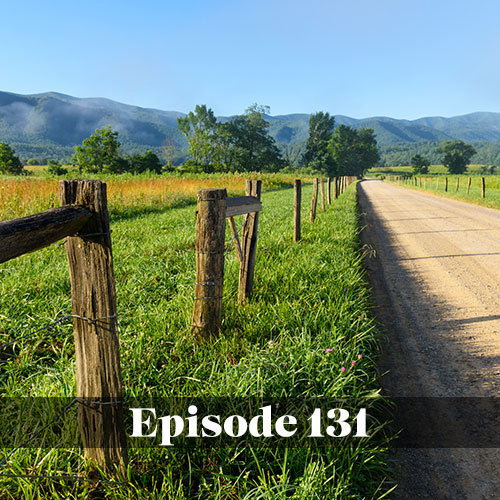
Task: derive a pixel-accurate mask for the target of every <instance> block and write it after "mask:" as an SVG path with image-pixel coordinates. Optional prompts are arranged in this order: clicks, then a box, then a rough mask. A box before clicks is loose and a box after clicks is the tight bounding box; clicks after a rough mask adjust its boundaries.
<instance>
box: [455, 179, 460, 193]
mask: <svg viewBox="0 0 500 500" xmlns="http://www.w3.org/2000/svg"><path fill="white" fill-rule="evenodd" d="M459 188H460V177H457V187H456V189H455V193H458V189H459Z"/></svg>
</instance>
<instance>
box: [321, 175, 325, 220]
mask: <svg viewBox="0 0 500 500" xmlns="http://www.w3.org/2000/svg"><path fill="white" fill-rule="evenodd" d="M320 182H321V211H322V212H324V211H325V179H323V177H321V181H320Z"/></svg>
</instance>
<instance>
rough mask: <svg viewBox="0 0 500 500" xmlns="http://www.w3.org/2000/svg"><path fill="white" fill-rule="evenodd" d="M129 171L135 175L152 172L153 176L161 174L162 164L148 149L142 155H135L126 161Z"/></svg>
mask: <svg viewBox="0 0 500 500" xmlns="http://www.w3.org/2000/svg"><path fill="white" fill-rule="evenodd" d="M128 162H129V170H130V171H131V172H134V173H136V174H142V173H143V172H147V171H149V172H154V173H155V174H161V172H162V164H161V161H160V159H159V158H158V156H157V155H155V154H154V153H153V151H151V150H150V149H149V150H148V151H146V152H145V153H144V154H143V155H141V154H135V155H133V156H131V157H130V158H129V159H128Z"/></svg>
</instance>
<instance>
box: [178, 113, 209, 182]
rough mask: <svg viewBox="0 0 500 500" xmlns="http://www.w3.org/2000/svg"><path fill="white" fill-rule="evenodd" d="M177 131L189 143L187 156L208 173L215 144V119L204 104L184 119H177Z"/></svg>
mask: <svg viewBox="0 0 500 500" xmlns="http://www.w3.org/2000/svg"><path fill="white" fill-rule="evenodd" d="M177 126H178V128H179V130H180V131H181V132H182V133H183V134H184V135H185V136H186V139H187V140H188V142H189V149H188V152H189V154H190V155H191V156H192V157H193V161H194V163H195V164H197V165H201V167H202V169H203V170H204V171H205V172H209V171H210V170H211V167H212V166H213V163H214V154H215V149H216V144H217V128H218V126H217V118H215V115H214V112H213V111H212V110H211V109H210V108H207V106H206V105H205V104H201V105H199V104H198V105H197V106H196V108H195V110H194V113H193V112H192V111H190V112H189V114H188V115H186V116H185V117H184V118H177Z"/></svg>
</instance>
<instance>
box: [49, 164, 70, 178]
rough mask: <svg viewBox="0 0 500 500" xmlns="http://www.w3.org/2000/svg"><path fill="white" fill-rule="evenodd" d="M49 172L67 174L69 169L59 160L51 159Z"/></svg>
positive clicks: (51, 173)
mask: <svg viewBox="0 0 500 500" xmlns="http://www.w3.org/2000/svg"><path fill="white" fill-rule="evenodd" d="M47 172H48V173H49V174H50V175H57V176H59V175H66V174H67V173H68V169H67V168H64V167H61V165H59V163H58V162H57V161H49V166H48V168H47Z"/></svg>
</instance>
